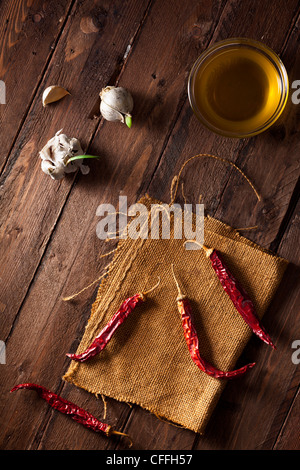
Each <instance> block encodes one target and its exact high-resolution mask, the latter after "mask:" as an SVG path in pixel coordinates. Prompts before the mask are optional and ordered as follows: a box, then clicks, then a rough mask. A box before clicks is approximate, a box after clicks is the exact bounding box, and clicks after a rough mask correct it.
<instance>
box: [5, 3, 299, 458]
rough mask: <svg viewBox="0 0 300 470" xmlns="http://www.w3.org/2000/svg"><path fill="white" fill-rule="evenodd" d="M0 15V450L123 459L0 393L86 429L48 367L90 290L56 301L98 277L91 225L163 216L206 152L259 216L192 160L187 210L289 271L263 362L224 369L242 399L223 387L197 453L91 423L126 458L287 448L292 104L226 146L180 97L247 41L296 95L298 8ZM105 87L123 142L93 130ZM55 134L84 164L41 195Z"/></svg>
mask: <svg viewBox="0 0 300 470" xmlns="http://www.w3.org/2000/svg"><path fill="white" fill-rule="evenodd" d="M0 6H1V8H0V46H1V47H0V79H1V80H3V81H4V82H5V85H6V104H1V105H0V122H1V127H0V135H1V140H0V141H1V150H0V172H1V178H0V221H1V245H0V252H1V255H0V260H1V264H0V265H1V270H0V283H1V284H0V285H1V290H0V312H1V327H0V339H1V341H4V343H5V346H6V363H5V364H0V374H1V376H0V380H1V401H0V407H1V425H0V442H1V448H2V449H5V450H26V449H48V450H54V449H58V450H62V449H67V450H72V449H82V450H90V449H98V450H99V449H123V448H124V442H122V441H120V440H119V439H112V440H109V439H107V438H106V437H104V436H101V435H98V434H95V433H93V432H91V431H89V430H87V429H85V428H82V427H81V426H80V425H78V424H76V423H72V422H70V420H69V419H68V418H66V417H65V416H63V415H61V414H59V413H57V412H54V411H53V410H51V409H50V408H49V407H48V406H47V405H46V404H45V403H44V402H42V401H40V400H38V399H37V396H36V395H35V394H34V393H30V392H18V393H16V394H10V393H9V390H10V389H11V388H12V386H14V385H15V384H17V383H20V382H29V381H30V382H36V383H39V384H42V385H44V386H46V387H47V388H50V389H51V390H53V391H55V392H56V393H59V394H61V395H62V396H64V397H65V398H67V399H69V400H72V401H75V402H76V403H78V404H79V405H81V406H82V407H85V408H87V409H88V410H89V411H91V412H92V413H94V414H95V415H96V416H99V417H100V418H101V417H102V416H103V413H104V403H103V401H102V400H101V398H99V399H98V400H97V399H96V398H95V397H94V396H93V395H91V394H89V393H88V392H85V391H83V390H81V389H77V388H76V387H74V386H72V385H70V384H67V383H66V382H64V381H63V380H62V378H61V377H62V375H63V374H64V373H65V372H66V370H67V367H68V365H69V360H68V358H66V356H65V352H66V351H70V350H72V351H74V350H75V348H76V345H77V344H78V342H79V341H80V339H81V337H82V334H83V332H84V328H85V325H86V322H87V320H88V318H89V315H90V309H91V305H92V303H93V301H94V299H95V295H96V291H97V287H98V286H97V284H95V285H94V286H93V287H92V288H91V289H89V290H87V291H85V292H84V293H83V294H82V295H81V296H80V298H78V299H77V300H76V302H72V303H69V302H64V301H62V297H63V296H64V295H68V294H70V293H73V292H77V291H79V290H80V289H81V288H82V287H84V286H85V285H87V284H88V283H89V282H90V281H92V280H93V279H96V278H97V277H98V276H99V273H100V272H101V270H102V269H103V268H104V266H105V265H106V264H107V259H105V258H101V257H100V255H101V254H102V253H105V252H107V246H108V245H107V243H106V242H105V241H103V240H100V239H99V238H98V237H97V236H96V225H97V222H98V221H99V218H98V217H97V216H96V209H97V207H98V205H99V204H101V203H112V204H114V205H115V206H117V202H118V197H119V194H123V195H126V196H127V197H128V203H129V204H132V203H134V202H136V201H137V200H138V199H139V197H140V196H143V195H144V194H145V193H149V194H150V195H151V196H153V197H156V198H158V199H160V200H163V201H166V202H168V201H169V189H170V184H171V181H172V178H173V176H174V174H175V173H176V172H178V170H179V168H180V167H181V165H182V164H183V163H184V161H185V160H187V158H189V157H191V156H193V155H195V154H197V153H201V152H202V153H203V152H208V153H213V154H215V155H219V156H221V157H222V158H225V159H227V160H230V161H232V162H234V163H236V164H237V165H238V166H239V167H240V168H241V169H242V170H243V171H244V172H245V173H246V174H247V175H248V177H249V178H250V179H251V180H252V182H253V183H254V184H255V186H256V188H257V189H258V190H259V192H260V193H261V195H262V201H260V202H259V201H258V200H257V199H256V197H255V195H254V194H253V192H252V191H251V189H250V188H249V186H248V185H247V183H246V182H245V181H244V180H243V178H241V176H240V175H239V174H238V173H237V172H236V171H234V169H233V168H232V167H231V166H230V165H223V164H221V163H220V162H218V161H213V160H210V159H208V160H203V161H201V162H200V161H197V162H195V163H193V164H192V165H191V166H190V167H189V168H187V169H186V172H185V175H184V183H185V185H184V188H185V197H186V198H187V199H188V201H191V202H194V203H196V202H197V201H198V200H199V196H200V194H201V195H202V202H203V203H204V204H205V209H206V211H207V213H208V214H210V215H212V216H215V217H217V218H218V219H221V220H223V221H224V222H226V223H228V224H230V225H231V226H233V227H237V228H238V227H249V226H257V229H256V230H252V231H247V232H242V234H243V235H245V236H247V237H248V238H250V239H252V240H254V241H255V242H257V243H259V244H260V245H262V246H263V247H266V248H269V249H271V250H272V251H273V252H275V253H277V254H279V255H281V256H283V257H285V258H287V259H288V260H289V261H290V265H289V267H288V269H287V272H286V274H285V276H284V279H283V281H282V283H281V286H280V288H279V290H278V291H277V293H276V295H275V297H274V299H273V300H272V302H271V305H270V308H269V309H268V312H267V313H266V314H265V317H264V324H265V326H266V327H267V329H269V331H270V332H271V333H272V336H273V338H274V340H275V342H276V343H277V345H278V349H277V351H276V352H274V351H273V350H271V348H268V347H265V346H264V344H263V343H261V342H260V341H259V340H258V339H257V338H256V337H253V338H251V340H250V342H249V343H248V345H247V347H246V349H245V351H244V353H243V357H242V358H241V360H242V361H244V362H245V361H246V360H249V358H251V361H252V360H254V361H256V362H257V366H256V368H255V369H254V370H253V372H252V373H251V375H249V376H247V378H246V377H245V382H244V386H243V394H241V393H240V384H239V385H237V384H236V382H234V381H232V382H230V383H228V385H227V386H226V388H225V391H224V393H223V394H222V397H221V399H220V401H219V403H218V404H217V406H216V409H215V411H214V413H213V416H212V417H211V420H210V422H209V425H208V427H207V432H206V435H204V436H199V435H197V434H195V433H193V432H191V431H189V430H185V429H181V428H178V427H175V426H173V425H171V424H169V423H166V422H163V421H161V420H159V419H158V418H157V417H155V416H153V415H152V414H150V413H149V412H147V411H145V410H143V409H141V408H139V407H138V406H132V407H130V406H128V404H125V403H121V402H117V401H114V400H113V399H109V398H107V399H106V405H107V415H106V420H107V421H108V422H109V423H110V424H113V425H114V426H115V427H116V428H118V429H119V430H123V431H124V432H127V433H129V434H130V435H131V436H132V438H133V440H134V447H133V449H150V450H155V449H160V450H171V449H173V450H176V449H184V450H190V449H199V450H203V449H211V450H215V449H234V450H237V449H242V450H247V449H250V450H254V449H260V450H262V449H279V450H283V449H299V447H300V446H299V408H300V398H299V388H298V387H299V367H298V368H297V362H299V361H298V360H294V361H293V360H292V354H293V352H296V351H295V349H293V342H294V341H296V340H300V330H299V317H298V313H299V287H300V286H299V284H300V282H299V280H300V276H299V262H300V260H299V254H300V253H299V223H300V219H299V155H300V145H299V135H300V124H299V123H300V104H299V105H297V104H294V103H293V102H292V99H291V95H290V97H289V100H288V104H287V107H286V110H285V113H284V116H283V117H282V118H281V119H280V121H279V122H278V123H277V124H276V125H275V126H274V127H272V128H271V129H270V130H268V131H267V132H265V133H263V134H261V135H259V136H256V137H253V138H250V139H241V140H237V139H228V138H225V137H220V136H217V135H214V134H212V133H211V132H209V131H208V130H207V129H205V128H204V127H203V126H202V125H201V124H200V123H199V122H198V121H197V119H196V118H195V116H194V115H193V113H192V111H191V109H190V106H189V103H188V98H187V79H188V74H189V71H190V69H191V66H192V64H193V62H194V61H195V59H196V58H197V57H198V56H199V54H200V53H201V52H202V51H203V50H204V49H206V48H207V46H209V45H210V44H212V43H214V42H216V41H218V40H221V39H225V38H230V37H237V36H243V37H250V38H254V39H257V40H261V41H263V42H264V43H265V44H267V45H268V46H270V47H272V48H273V49H274V50H275V51H276V52H277V53H278V54H279V56H280V57H281V58H282V60H283V62H284V64H285V66H286V68H287V71H288V74H289V78H290V82H291V84H292V83H293V81H294V80H300V42H299V27H300V16H299V13H300V5H299V2H298V0H272V1H271V0H268V1H264V2H262V1H253V0H227V1H226V0H205V1H195V0H186V1H184V2H183V1H182V0H128V1H126V0H113V1H108V0H100V1H96V0H86V1H84V2H83V1H79V0H57V1H50V2H41V1H36V0H30V1H25V0H23V1H18V0H14V1H8V0H2V1H1V4H0ZM53 84H60V85H63V86H64V87H66V88H67V89H68V90H69V91H70V92H71V96H68V97H66V98H64V99H63V100H62V101H60V102H59V103H56V104H53V105H50V106H48V107H46V108H43V106H42V93H43V91H44V89H45V88H46V87H47V86H49V85H53ZM108 84H118V85H121V86H124V87H126V88H128V89H129V90H130V91H131V92H132V94H133V97H134V102H135V106H134V124H133V126H132V128H131V129H130V130H129V129H128V128H127V127H126V126H124V125H122V124H118V123H116V124H113V123H109V122H107V121H104V120H103V119H102V118H101V116H100V114H99V98H98V94H99V91H100V90H101V88H102V87H104V86H106V85H108ZM291 91H293V90H291ZM61 128H63V131H64V132H65V133H66V134H67V135H71V136H76V137H77V138H78V139H79V140H80V141H81V143H82V145H83V147H84V150H85V151H87V152H88V153H91V154H94V155H101V159H100V160H97V161H95V160H94V161H92V162H91V164H90V167H91V171H90V174H89V175H88V176H82V175H81V174H80V173H76V174H72V175H70V176H69V177H67V178H65V179H63V180H61V181H60V182H56V181H53V180H51V179H50V178H49V177H48V176H46V175H45V174H44V173H42V171H41V169H40V159H39V155H38V152H39V150H40V149H41V148H42V147H43V145H44V144H45V143H46V142H47V140H48V139H50V138H51V137H52V136H53V135H54V134H55V133H56V132H57V131H58V130H59V129H61ZM180 198H181V200H182V195H181V194H180V195H179V200H180ZM114 243H116V242H114V241H113V242H110V245H109V247H110V249H112V248H113V247H114ZM253 336H254V335H253ZM298 347H299V346H298ZM294 357H296V359H297V358H298V357H299V355H298V356H297V354H295V355H294ZM262 370H263V373H262ZM243 380H244V378H243Z"/></svg>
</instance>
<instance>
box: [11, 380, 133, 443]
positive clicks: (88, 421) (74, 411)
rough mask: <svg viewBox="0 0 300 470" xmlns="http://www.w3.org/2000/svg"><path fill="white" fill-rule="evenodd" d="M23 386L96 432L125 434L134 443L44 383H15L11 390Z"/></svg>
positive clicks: (108, 434) (107, 434) (109, 434)
mask: <svg viewBox="0 0 300 470" xmlns="http://www.w3.org/2000/svg"><path fill="white" fill-rule="evenodd" d="M21 388H25V389H27V390H34V391H36V392H37V394H38V395H39V396H40V397H41V398H43V399H44V400H45V401H46V402H47V403H48V404H49V405H50V406H51V407H52V408H54V409H55V410H57V411H60V412H61V413H63V414H65V415H68V416H70V418H72V419H73V420H74V421H77V423H80V424H82V425H83V426H84V427H85V428H89V429H92V430H93V431H95V432H101V433H104V434H106V436H111V435H112V434H117V435H120V436H125V437H127V438H128V439H129V440H130V442H131V445H132V441H131V439H130V437H129V436H128V435H127V434H124V433H122V432H119V431H115V430H114V429H113V428H112V426H110V425H109V424H106V423H102V422H101V421H99V420H98V419H97V418H95V416H93V415H92V414H91V413H90V412H89V411H86V410H84V409H83V408H80V407H79V406H78V405H75V403H72V402H71V401H68V400H66V399H64V398H62V397H60V396H59V395H57V394H56V393H53V392H51V390H48V389H47V388H45V387H43V386H42V385H37V384H34V383H24V384H19V385H15V386H14V387H13V388H12V389H11V392H14V391H15V390H20V389H21Z"/></svg>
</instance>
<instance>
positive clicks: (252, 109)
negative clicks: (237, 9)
mask: <svg viewBox="0 0 300 470" xmlns="http://www.w3.org/2000/svg"><path fill="white" fill-rule="evenodd" d="M193 93H194V100H195V104H196V106H197V108H198V109H199V112H200V113H201V115H202V116H203V118H204V120H206V121H207V122H208V123H209V124H210V125H211V126H213V127H214V128H216V129H218V130H220V131H221V132H222V131H223V132H225V133H226V132H230V133H238V134H247V133H251V132H252V131H253V130H255V129H259V128H261V127H263V126H264V125H265V124H266V123H267V122H268V120H269V119H270V118H272V116H273V115H274V114H275V113H276V110H277V108H278V106H279V104H280V101H281V93H282V86H281V81H280V76H279V74H278V71H277V69H276V67H275V66H274V64H273V63H272V62H271V61H270V60H269V59H268V57H267V56H266V55H265V54H263V53H261V52H259V51H258V50H256V49H251V48H247V47H232V48H229V49H227V50H226V49H225V50H222V49H221V50H219V51H216V52H215V53H214V54H212V55H211V56H210V57H208V58H207V59H206V61H205V62H204V63H203V64H202V65H201V67H199V68H198V71H197V73H196V75H195V79H194V90H193Z"/></svg>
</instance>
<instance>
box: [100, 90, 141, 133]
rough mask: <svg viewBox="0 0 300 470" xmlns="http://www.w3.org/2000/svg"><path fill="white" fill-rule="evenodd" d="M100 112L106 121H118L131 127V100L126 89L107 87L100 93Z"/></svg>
mask: <svg viewBox="0 0 300 470" xmlns="http://www.w3.org/2000/svg"><path fill="white" fill-rule="evenodd" d="M100 98H101V103H100V112H101V114H102V116H103V117H104V119H106V120H107V121H114V122H115V121H120V122H123V123H125V124H126V125H127V126H128V127H131V114H130V113H131V111H132V109H133V98H132V96H131V94H130V93H129V91H128V90H126V88H123V87H115V86H107V87H105V88H103V89H102V90H101V92H100Z"/></svg>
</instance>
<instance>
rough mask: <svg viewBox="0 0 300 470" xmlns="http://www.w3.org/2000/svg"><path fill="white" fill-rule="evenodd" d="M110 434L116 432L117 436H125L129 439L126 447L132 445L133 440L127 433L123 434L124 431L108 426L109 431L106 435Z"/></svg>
mask: <svg viewBox="0 0 300 470" xmlns="http://www.w3.org/2000/svg"><path fill="white" fill-rule="evenodd" d="M112 434H116V435H118V436H123V437H126V438H127V439H128V440H129V442H130V444H129V446H128V447H132V445H133V440H132V439H131V437H130V436H128V434H125V433H124V432H120V431H115V430H114V429H111V428H110V430H109V432H108V434H107V435H108V436H111V435H112Z"/></svg>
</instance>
